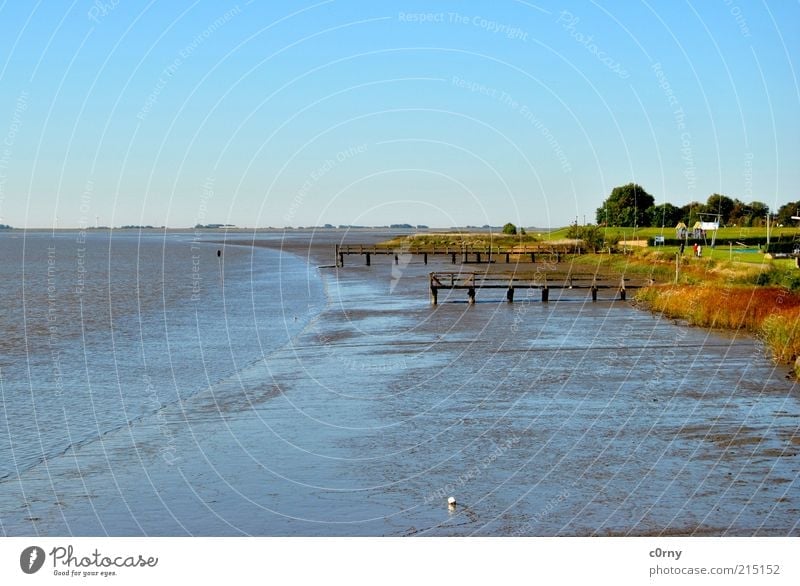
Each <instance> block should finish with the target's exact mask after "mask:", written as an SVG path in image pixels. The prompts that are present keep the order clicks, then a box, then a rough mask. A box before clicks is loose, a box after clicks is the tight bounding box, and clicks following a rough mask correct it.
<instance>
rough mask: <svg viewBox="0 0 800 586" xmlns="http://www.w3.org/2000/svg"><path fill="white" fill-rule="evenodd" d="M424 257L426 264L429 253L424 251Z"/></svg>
mask: <svg viewBox="0 0 800 586" xmlns="http://www.w3.org/2000/svg"><path fill="white" fill-rule="evenodd" d="M434 254H436V252H434ZM422 258H423V260H424V261H425V264H428V253H427V252H424V253H423V254H422Z"/></svg>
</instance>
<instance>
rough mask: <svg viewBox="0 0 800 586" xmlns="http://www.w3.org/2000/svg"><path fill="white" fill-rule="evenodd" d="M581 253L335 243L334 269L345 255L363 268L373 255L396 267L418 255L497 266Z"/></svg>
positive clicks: (573, 249)
mask: <svg viewBox="0 0 800 586" xmlns="http://www.w3.org/2000/svg"><path fill="white" fill-rule="evenodd" d="M583 252H585V251H584V250H582V249H581V248H580V247H577V246H575V245H571V244H557V245H548V244H536V245H524V246H523V245H520V246H472V245H464V246H409V247H406V246H399V247H398V246H385V245H373V244H369V245H364V244H337V245H336V249H335V251H334V254H335V258H336V266H337V267H343V266H344V257H345V256H349V255H353V254H356V255H360V256H364V257H365V260H366V265H367V266H370V265H371V263H372V257H373V256H376V255H389V256H394V262H395V264H399V262H400V258H401V257H402V256H404V255H413V256H421V257H422V260H423V262H424V263H425V264H428V257H431V256H445V257H450V262H451V263H452V264H457V263H458V262H461V263H462V264H468V263H479V264H482V263H497V262H505V263H506V264H511V263H512V262H513V263H520V262H531V263H535V262H537V259H538V260H547V261H549V262H557V263H558V262H561V259H562V257H563V256H565V255H567V254H582V253H583Z"/></svg>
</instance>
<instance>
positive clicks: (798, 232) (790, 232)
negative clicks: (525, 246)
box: [542, 226, 800, 243]
mask: <svg viewBox="0 0 800 586" xmlns="http://www.w3.org/2000/svg"><path fill="white" fill-rule="evenodd" d="M567 230H569V228H567V227H564V228H558V229H557V230H553V231H551V232H549V234H548V233H543V234H542V238H543V239H545V240H547V239H558V238H566V237H567ZM606 230H607V233H608V234H609V235H615V234H616V235H619V236H620V239H621V240H634V239H637V240H644V239H647V238H653V237H654V236H664V237H665V238H675V230H674V228H671V227H666V228H663V229H662V228H637V229H635V230H634V229H633V228H618V227H616V226H614V227H609V228H606ZM769 234H770V238H780V237H793V236H798V237H800V227H796V226H784V227H783V228H770V229H769ZM742 238H763V239H764V242H765V243H766V241H767V229H766V228H765V227H762V228H720V229H719V230H717V240H718V241H724V242H726V243H727V242H728V241H733V242H736V241H737V240H740V239H742ZM708 240H709V241H710V240H711V233H709V234H708Z"/></svg>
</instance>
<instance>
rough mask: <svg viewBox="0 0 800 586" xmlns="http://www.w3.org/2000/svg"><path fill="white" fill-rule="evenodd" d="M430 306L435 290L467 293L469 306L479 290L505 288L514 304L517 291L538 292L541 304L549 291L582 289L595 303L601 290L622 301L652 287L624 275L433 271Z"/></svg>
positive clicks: (436, 299) (647, 281) (646, 281)
mask: <svg viewBox="0 0 800 586" xmlns="http://www.w3.org/2000/svg"><path fill="white" fill-rule="evenodd" d="M429 279H430V294H431V304H432V305H436V304H437V303H438V302H439V291H441V290H442V289H445V290H448V289H449V290H454V289H461V290H465V291H466V292H467V300H468V302H469V303H475V297H476V295H477V292H478V291H480V290H481V289H505V290H506V301H508V302H509V303H513V302H514V294H515V292H516V291H517V290H519V289H523V290H526V289H527V290H530V289H538V290H539V291H540V292H541V301H542V303H547V302H548V301H549V300H550V291H551V290H552V289H584V290H586V292H587V294H588V295H591V298H592V301H597V293H598V291H599V290H601V289H606V290H608V289H610V290H613V291H614V292H615V297H614V298H615V299H616V298H618V299H620V300H622V301H624V300H625V299H626V294H627V290H628V289H638V288H640V287H645V286H647V285H650V284H652V281H651V280H650V279H647V278H644V277H639V278H629V277H625V276H624V275H601V274H597V273H573V272H549V273H547V272H535V273H521V272H517V271H515V272H507V273H501V272H491V273H490V272H486V273H475V272H471V273H470V272H463V271H462V272H440V271H437V272H433V273H429Z"/></svg>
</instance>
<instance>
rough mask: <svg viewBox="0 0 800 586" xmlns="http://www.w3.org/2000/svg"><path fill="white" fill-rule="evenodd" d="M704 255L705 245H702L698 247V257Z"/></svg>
mask: <svg viewBox="0 0 800 586" xmlns="http://www.w3.org/2000/svg"><path fill="white" fill-rule="evenodd" d="M702 256H703V247H702V246H698V247H697V258H702Z"/></svg>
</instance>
